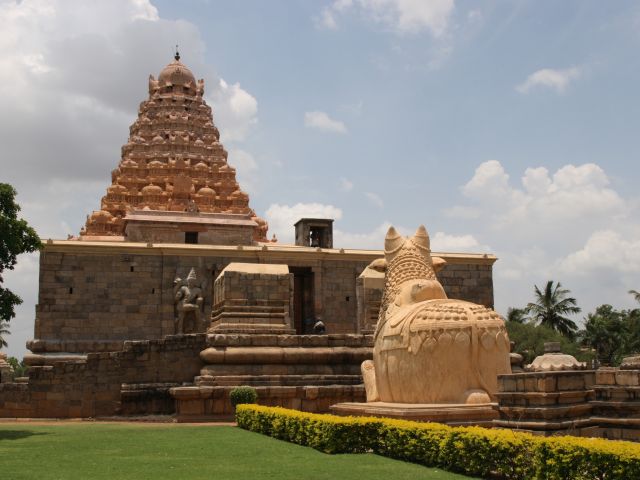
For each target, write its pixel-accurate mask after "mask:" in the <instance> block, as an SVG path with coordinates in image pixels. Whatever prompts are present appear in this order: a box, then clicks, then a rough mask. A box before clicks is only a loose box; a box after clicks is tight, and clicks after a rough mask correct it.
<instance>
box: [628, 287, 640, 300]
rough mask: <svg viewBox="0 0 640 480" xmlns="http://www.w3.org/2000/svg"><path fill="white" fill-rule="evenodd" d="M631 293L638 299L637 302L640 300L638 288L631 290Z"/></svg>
mask: <svg viewBox="0 0 640 480" xmlns="http://www.w3.org/2000/svg"><path fill="white" fill-rule="evenodd" d="M629 294H630V295H633V298H635V299H636V302H640V292H639V291H637V290H629Z"/></svg>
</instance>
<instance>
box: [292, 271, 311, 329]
mask: <svg viewBox="0 0 640 480" xmlns="http://www.w3.org/2000/svg"><path fill="white" fill-rule="evenodd" d="M289 271H290V272H291V273H293V327H294V328H295V329H296V333H297V334H298V335H305V334H309V333H311V332H313V325H314V323H316V319H315V312H314V305H313V272H312V271H311V267H289Z"/></svg>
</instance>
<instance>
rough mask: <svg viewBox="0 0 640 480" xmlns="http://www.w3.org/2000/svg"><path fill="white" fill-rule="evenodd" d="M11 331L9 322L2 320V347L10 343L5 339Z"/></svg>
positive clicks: (0, 325)
mask: <svg viewBox="0 0 640 480" xmlns="http://www.w3.org/2000/svg"><path fill="white" fill-rule="evenodd" d="M10 333H11V332H10V331H9V322H5V321H4V320H0V348H2V347H7V346H8V345H9V344H8V343H7V341H6V340H5V339H4V336H5V335H9V334H10Z"/></svg>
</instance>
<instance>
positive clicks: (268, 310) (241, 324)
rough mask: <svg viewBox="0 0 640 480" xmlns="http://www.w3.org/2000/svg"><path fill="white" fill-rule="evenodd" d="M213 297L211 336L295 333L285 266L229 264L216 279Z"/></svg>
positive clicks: (290, 276)
mask: <svg viewBox="0 0 640 480" xmlns="http://www.w3.org/2000/svg"><path fill="white" fill-rule="evenodd" d="M213 297H214V300H213V301H214V306H213V311H212V312H211V326H210V327H209V332H210V333H232V332H236V333H272V334H293V333H295V331H294V329H293V328H292V325H291V317H292V315H291V314H292V311H293V274H291V273H289V267H287V265H276V264H258V263H230V264H229V265H227V266H226V267H225V269H224V270H222V272H221V273H220V275H219V276H218V278H217V279H216V281H215V283H214V287H213Z"/></svg>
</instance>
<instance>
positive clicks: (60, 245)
mask: <svg viewBox="0 0 640 480" xmlns="http://www.w3.org/2000/svg"><path fill="white" fill-rule="evenodd" d="M43 251H44V252H45V253H49V252H51V253H53V252H59V253H79V254H89V253H91V254H96V255H109V254H136V255H180V256H208V255H211V256H216V257H223V256H232V257H234V259H240V258H244V259H258V260H259V261H260V262H265V261H266V260H267V259H268V260H269V261H270V262H275V263H277V262H278V261H285V260H307V261H318V260H329V261H331V260H337V261H340V260H352V261H373V260H375V259H376V258H381V257H383V256H384V254H383V252H382V250H357V249H346V248H345V249H337V248H333V249H328V248H323V249H319V248H312V247H300V246H295V245H280V244H273V245H268V244H267V245H258V246H230V245H187V244H181V243H180V244H169V243H161V244H160V243H158V244H145V243H136V242H94V241H78V240H51V239H49V240H47V241H46V242H45V245H44V249H43ZM432 256H434V257H441V258H443V259H444V260H446V261H447V263H448V264H450V265H454V264H474V265H493V264H494V263H495V261H496V260H497V259H498V258H497V257H496V256H495V255H493V254H488V253H443V252H432Z"/></svg>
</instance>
